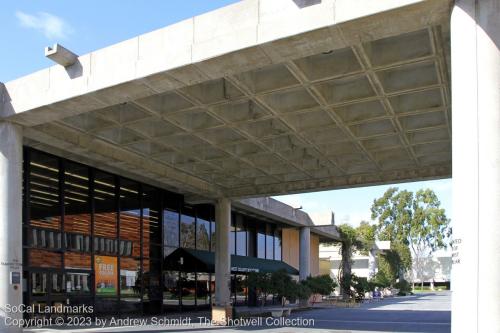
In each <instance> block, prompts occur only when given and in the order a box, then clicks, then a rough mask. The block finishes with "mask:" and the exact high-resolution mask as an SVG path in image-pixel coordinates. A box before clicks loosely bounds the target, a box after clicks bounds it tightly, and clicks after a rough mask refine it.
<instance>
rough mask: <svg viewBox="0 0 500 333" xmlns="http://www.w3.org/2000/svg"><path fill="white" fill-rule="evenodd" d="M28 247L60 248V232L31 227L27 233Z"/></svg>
mask: <svg viewBox="0 0 500 333" xmlns="http://www.w3.org/2000/svg"><path fill="white" fill-rule="evenodd" d="M28 245H29V246H30V247H36V248H42V249H53V250H60V249H61V247H62V241H61V233H60V232H58V231H54V230H44V229H31V231H30V232H29V234H28Z"/></svg>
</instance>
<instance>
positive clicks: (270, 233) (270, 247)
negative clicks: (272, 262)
mask: <svg viewBox="0 0 500 333" xmlns="http://www.w3.org/2000/svg"><path fill="white" fill-rule="evenodd" d="M266 259H274V230H273V226H272V225H271V224H266Z"/></svg>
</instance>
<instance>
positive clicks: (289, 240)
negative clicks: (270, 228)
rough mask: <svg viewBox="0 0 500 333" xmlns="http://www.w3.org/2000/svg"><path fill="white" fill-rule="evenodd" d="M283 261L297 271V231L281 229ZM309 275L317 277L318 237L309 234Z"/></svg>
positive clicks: (298, 248) (298, 242) (298, 245)
mask: <svg viewBox="0 0 500 333" xmlns="http://www.w3.org/2000/svg"><path fill="white" fill-rule="evenodd" d="M282 235H283V236H282V237H283V261H284V262H286V263H287V264H289V265H290V266H293V267H295V268H297V269H299V251H300V241H299V230H298V229H291V228H284V229H283V234H282ZM310 253H311V259H310V263H311V264H310V265H311V266H310V268H311V275H312V276H317V275H319V236H317V235H313V234H311V252H310Z"/></svg>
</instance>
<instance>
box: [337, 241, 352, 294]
mask: <svg viewBox="0 0 500 333" xmlns="http://www.w3.org/2000/svg"><path fill="white" fill-rule="evenodd" d="M351 257H352V249H351V247H350V246H345V245H344V243H342V263H341V265H342V277H341V281H342V283H340V293H341V295H342V299H344V300H347V299H349V297H350V284H349V285H347V284H346V283H347V281H350V279H351Z"/></svg>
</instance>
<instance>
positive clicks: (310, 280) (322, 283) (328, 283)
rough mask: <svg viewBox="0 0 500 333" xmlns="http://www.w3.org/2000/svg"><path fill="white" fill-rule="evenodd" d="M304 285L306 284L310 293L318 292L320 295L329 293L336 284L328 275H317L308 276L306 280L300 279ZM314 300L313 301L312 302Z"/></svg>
mask: <svg viewBox="0 0 500 333" xmlns="http://www.w3.org/2000/svg"><path fill="white" fill-rule="evenodd" d="M302 282H303V284H304V285H306V286H307V287H308V288H309V290H310V291H311V294H312V295H316V294H320V295H330V294H331V293H332V291H333V290H334V289H335V287H336V286H337V284H336V283H335V281H333V279H332V278H331V277H330V275H327V274H325V275H319V276H314V277H313V276H309V277H307V279H306V280H304V281H302ZM315 301H316V300H314V301H313V303H314V302H315Z"/></svg>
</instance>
